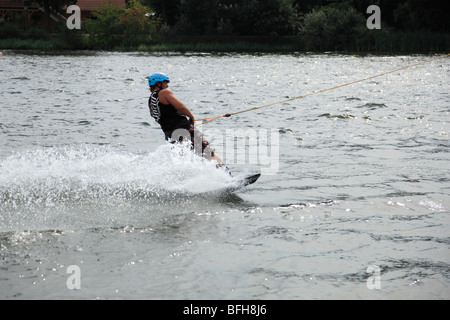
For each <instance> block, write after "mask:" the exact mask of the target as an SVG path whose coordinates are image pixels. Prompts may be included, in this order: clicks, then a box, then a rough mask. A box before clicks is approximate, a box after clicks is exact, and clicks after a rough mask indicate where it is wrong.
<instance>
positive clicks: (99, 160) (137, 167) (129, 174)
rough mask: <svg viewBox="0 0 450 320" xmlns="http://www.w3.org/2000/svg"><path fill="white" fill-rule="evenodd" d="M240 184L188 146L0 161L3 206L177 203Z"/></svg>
mask: <svg viewBox="0 0 450 320" xmlns="http://www.w3.org/2000/svg"><path fill="white" fill-rule="evenodd" d="M235 183H236V181H235V179H233V178H232V177H230V176H229V175H228V174H227V173H226V172H225V171H223V170H217V169H216V166H215V163H213V162H211V161H208V160H206V159H203V158H201V157H198V156H196V155H194V154H193V153H192V152H190V150H189V149H188V148H186V146H183V145H170V144H165V145H162V146H160V147H159V148H158V149H157V150H156V151H154V152H147V153H140V154H136V153H130V152H123V151H119V150H115V149H113V148H111V147H105V146H100V147H99V146H92V145H84V146H70V147H52V148H38V149H35V150H30V151H25V152H21V153H16V154H13V155H11V156H9V157H8V158H6V159H5V160H3V161H1V162H0V206H5V205H9V206H14V207H16V206H30V205H45V206H55V205H58V204H67V203H69V202H71V203H74V202H75V203H76V202H83V203H86V202H96V201H99V200H105V199H108V200H110V199H115V200H116V201H117V200H133V199H139V200H143V199H144V200H145V199H147V200H148V199H150V200H151V199H157V200H158V201H160V200H161V199H164V198H168V199H171V198H173V196H174V195H176V196H180V195H190V194H200V193H203V192H210V191H214V190H217V189H221V188H226V187H229V186H233V185H234V184H235Z"/></svg>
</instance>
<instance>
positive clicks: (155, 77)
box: [148, 72, 170, 87]
mask: <svg viewBox="0 0 450 320" xmlns="http://www.w3.org/2000/svg"><path fill="white" fill-rule="evenodd" d="M162 81H167V82H170V79H169V77H168V76H167V75H166V74H165V73H161V72H157V73H153V74H151V75H150V76H149V77H148V86H149V87H151V86H154V85H155V84H156V83H157V82H162Z"/></svg>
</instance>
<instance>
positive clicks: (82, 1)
mask: <svg viewBox="0 0 450 320" xmlns="http://www.w3.org/2000/svg"><path fill="white" fill-rule="evenodd" d="M105 2H106V3H109V4H113V5H117V6H118V7H119V8H122V7H123V6H125V0H78V1H77V3H76V5H77V6H79V7H80V9H81V10H93V9H97V8H99V7H101V6H102V5H103V4H104V3H105Z"/></svg>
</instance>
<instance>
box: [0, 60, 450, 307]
mask: <svg viewBox="0 0 450 320" xmlns="http://www.w3.org/2000/svg"><path fill="white" fill-rule="evenodd" d="M430 58H431V57H430V56H417V55H414V56H364V57H353V56H345V55H300V54H293V55H239V54H227V55H210V54H185V55H178V54H155V55H152V54H140V53H108V52H105V53H88V54H86V53H80V54H74V55H46V54H36V53H35V54H23V53H14V52H8V51H6V52H4V53H3V55H2V56H0V77H1V78H2V81H1V84H0V94H1V101H2V102H1V104H2V107H1V116H0V134H1V139H0V298H2V299H14V298H31V299H34V298H36V299H40V298H43V299H56V298H63V299H69V298H81V299H96V298H100V299H116V298H119V299H136V298H137V299H395V298H398V299H449V298H450V289H449V284H450V265H449V263H450V251H449V230H450V225H449V224H450V219H449V208H450V183H449V181H450V173H449V169H450V166H449V160H450V153H449V152H450V150H449V146H450V143H449V132H450V117H449V113H450V103H449V102H450V93H449V92H450V90H449V89H450V87H449V72H450V69H449V59H448V58H447V59H442V60H437V61H433V62H430V63H427V64H424V65H420V66H417V67H414V68H410V69H407V70H404V71H401V72H397V73H393V74H390V75H387V76H384V77H380V78H376V79H373V80H369V81H366V82H363V83H359V84H355V85H352V86H347V87H343V88H340V89H336V90H332V91H328V92H325V93H322V94H317V95H313V96H309V97H307V98H303V99H299V100H294V101H291V102H288V103H283V104H278V105H275V106H272V107H268V108H263V109H259V110H257V111H252V112H247V113H243V114H240V115H236V116H233V117H230V118H223V119H219V120H216V121H213V122H211V123H208V124H205V125H204V126H202V130H203V132H204V133H205V135H206V136H207V137H208V139H209V140H210V142H211V145H212V146H213V147H215V149H216V152H217V153H218V154H219V155H221V156H223V157H224V159H225V160H226V162H227V164H228V165H229V167H230V169H231V170H232V172H233V175H234V176H238V177H239V176H243V175H245V174H247V173H249V172H254V171H255V170H259V169H261V171H262V173H263V175H262V177H261V178H260V180H259V181H258V182H257V183H256V184H254V185H252V186H249V187H247V188H245V189H241V190H239V191H238V192H236V193H235V194H233V195H223V194H217V193H216V192H214V191H215V190H218V189H222V188H225V187H228V186H233V185H234V184H235V183H236V178H231V177H229V176H228V175H227V174H226V173H225V172H223V171H221V170H216V169H215V165H214V164H213V163H209V162H206V161H202V160H201V159H198V158H196V157H194V156H192V155H191V154H190V153H189V152H186V150H185V149H183V148H182V147H180V146H178V147H173V146H170V145H168V144H166V143H165V142H164V140H163V139H164V137H163V134H162V132H161V130H160V129H159V127H158V126H157V124H156V123H155V122H154V121H153V119H151V118H150V115H149V112H148V108H147V99H148V95H149V92H148V88H147V82H146V76H148V75H149V74H150V73H152V72H155V71H162V72H166V73H167V74H169V76H170V78H171V83H170V88H171V89H172V90H173V91H174V92H175V93H176V95H177V96H178V97H179V98H180V99H181V100H182V101H183V102H185V104H186V105H187V106H188V107H189V108H190V109H191V110H192V112H193V113H194V115H195V116H196V117H197V118H203V117H211V116H217V115H222V114H224V113H228V112H236V111H240V110H244V109H248V108H252V107H257V106H262V105H265V104H269V103H272V102H276V101H280V100H284V99H288V98H290V97H295V96H299V95H302V94H306V93H309V92H313V91H317V90H321V89H326V88H329V87H332V86H335V85H339V84H343V83H347V82H351V81H354V80H358V79H361V78H365V77H368V76H372V75H375V74H379V73H382V72H386V71H390V70H394V69H397V68H400V67H403V66H407V65H410V64H414V63H417V62H420V61H423V60H426V59H430ZM265 147H266V148H265ZM252 148H254V149H252ZM240 152H243V154H241V153H240ZM258 168H259V169H258ZM69 266H77V267H78V270H79V272H80V274H81V279H80V281H79V285H80V289H78V290H70V289H69V287H70V284H69V285H68V283H67V282H68V280H71V279H72V278H70V279H69V277H70V276H71V275H72V274H71V273H70V270H72V269H69V273H68V267H69Z"/></svg>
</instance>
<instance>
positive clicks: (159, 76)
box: [148, 73, 224, 167]
mask: <svg viewBox="0 0 450 320" xmlns="http://www.w3.org/2000/svg"><path fill="white" fill-rule="evenodd" d="M169 82H170V79H169V77H168V76H167V75H166V74H164V73H153V74H152V75H150V76H149V77H148V85H149V87H150V91H151V95H150V97H149V99H148V107H149V109H150V115H151V116H152V117H153V118H155V120H156V122H158V123H159V124H160V125H161V129H162V130H163V132H164V135H165V138H166V140H169V141H172V142H176V141H179V142H181V141H183V139H184V138H187V139H190V140H191V143H192V148H193V149H195V151H196V152H197V153H198V154H200V155H203V156H205V157H206V158H207V159H210V160H215V161H217V166H218V167H220V166H223V165H224V164H223V161H222V159H220V158H219V157H218V156H217V155H216V154H215V153H214V151H212V150H211V148H210V146H209V143H208V141H206V140H204V139H203V136H202V135H201V133H200V132H198V131H197V130H195V126H194V123H195V118H194V115H193V114H192V113H191V111H190V110H189V109H188V108H187V107H186V106H185V105H184V104H183V103H182V102H181V101H180V100H179V99H178V98H177V97H175V95H174V94H173V92H172V91H171V90H169V89H168V87H169ZM200 144H201V150H200V147H199V146H200Z"/></svg>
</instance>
